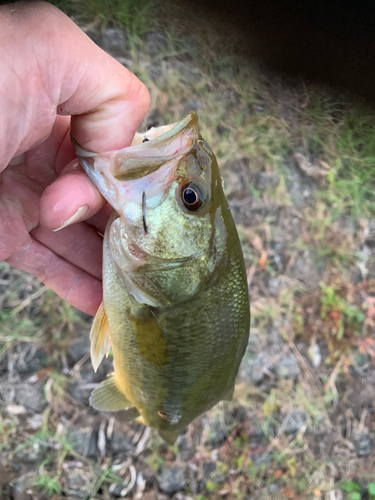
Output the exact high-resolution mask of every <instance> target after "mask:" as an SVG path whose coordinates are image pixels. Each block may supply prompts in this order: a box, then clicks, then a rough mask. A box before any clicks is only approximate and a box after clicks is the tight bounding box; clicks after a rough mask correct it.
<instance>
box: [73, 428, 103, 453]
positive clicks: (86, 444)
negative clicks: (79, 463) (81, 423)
mask: <svg viewBox="0 0 375 500" xmlns="http://www.w3.org/2000/svg"><path fill="white" fill-rule="evenodd" d="M69 441H70V443H72V445H73V449H74V451H75V452H76V453H78V455H81V456H82V457H85V458H95V457H96V455H97V452H98V450H97V447H96V442H97V433H96V432H94V431H93V429H92V428H91V427H74V428H72V429H71V430H70V432H69Z"/></svg>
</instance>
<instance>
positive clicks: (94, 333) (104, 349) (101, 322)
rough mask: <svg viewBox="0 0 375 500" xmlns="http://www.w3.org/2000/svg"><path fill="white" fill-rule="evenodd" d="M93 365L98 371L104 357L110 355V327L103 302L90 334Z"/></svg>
mask: <svg viewBox="0 0 375 500" xmlns="http://www.w3.org/2000/svg"><path fill="white" fill-rule="evenodd" d="M90 340H91V363H92V366H93V368H94V371H96V370H97V369H98V367H99V365H100V363H101V362H102V359H103V358H104V356H105V355H106V354H107V353H108V351H109V349H110V347H111V344H110V340H109V326H108V320H107V315H106V313H105V310H104V306H103V302H102V303H101V304H100V306H99V309H98V311H97V313H96V315H95V318H94V322H93V324H92V327H91V332H90Z"/></svg>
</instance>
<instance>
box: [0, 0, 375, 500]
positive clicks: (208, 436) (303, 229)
mask: <svg viewBox="0 0 375 500" xmlns="http://www.w3.org/2000/svg"><path fill="white" fill-rule="evenodd" d="M56 3H57V4H58V5H60V7H62V8H64V9H66V10H67V12H68V13H69V14H70V15H72V16H73V18H74V19H75V20H76V22H77V23H79V24H80V25H81V27H83V29H85V30H86V32H87V33H88V34H89V36H91V37H92V38H93V39H94V40H95V41H96V43H98V44H99V45H100V46H102V47H103V48H104V49H105V50H107V51H108V52H109V53H111V54H112V55H114V56H115V57H117V58H118V60H119V61H120V62H121V63H122V64H124V65H125V66H126V67H128V68H129V69H130V70H131V71H133V72H135V73H136V74H137V75H138V76H139V77H140V78H141V79H142V80H143V81H144V82H145V83H146V85H147V86H148V88H149V90H150V93H151V108H150V112H149V114H148V115H147V117H146V119H145V121H144V123H143V124H142V126H141V128H142V130H144V129H146V128H147V127H151V126H156V125H160V124H165V123H169V122H172V121H176V120H178V119H180V118H181V117H183V116H184V114H185V113H187V112H188V111H189V110H191V109H195V110H197V112H198V114H199V119H200V123H201V130H202V135H203V136H204V137H205V138H206V140H207V142H208V143H209V144H210V146H211V148H212V150H213V151H214V152H215V154H216V155H217V158H218V161H219V165H220V169H221V173H222V176H223V179H224V185H225V190H226V194H227V197H228V200H229V204H230V207H231V210H232V213H233V216H234V219H235V222H236V224H237V227H238V232H239V235H240V238H241V242H242V245H243V251H244V256H245V262H246V268H247V277H248V284H249V292H250V298H251V312H252V324H251V335H250V341H249V346H248V350H247V353H246V355H245V358H244V361H243V363H242V365H241V369H240V373H239V376H238V380H237V385H236V392H235V395H234V399H233V402H231V403H221V404H219V405H218V406H217V407H216V408H214V409H213V410H212V411H210V412H208V413H207V414H205V415H203V416H202V417H200V418H198V419H197V420H196V421H195V422H194V423H193V424H192V425H190V426H189V428H188V429H187V430H186V431H185V432H184V433H183V434H182V435H181V436H180V437H179V438H178V440H177V443H176V444H175V445H174V446H173V447H168V446H166V445H165V444H164V443H163V442H162V441H161V440H160V438H158V436H157V435H156V434H155V433H154V432H153V431H150V430H149V429H147V428H145V427H144V426H142V425H140V424H135V423H128V422H125V421H124V420H122V418H121V413H119V414H116V416H114V415H109V414H100V413H98V412H96V411H94V410H93V409H92V408H90V407H89V405H88V397H89V395H90V392H91V390H92V388H93V387H95V386H96V384H97V383H98V382H100V381H101V380H103V379H104V378H105V375H106V373H108V372H109V371H110V370H111V360H110V359H107V360H105V361H104V363H103V365H102V366H101V367H100V369H99V371H98V372H97V373H96V374H95V373H94V371H93V369H92V366H91V363H90V359H89V337H88V335H89V329H90V324H91V321H92V318H90V317H88V316H86V315H84V314H83V313H81V312H79V311H77V310H75V309H73V308H72V307H70V306H69V305H67V304H66V303H64V302H63V301H62V300H60V299H59V298H58V297H57V296H55V295H54V294H53V293H52V292H51V291H49V290H48V289H47V288H46V287H44V286H43V285H41V284H39V283H38V282H37V281H36V280H35V279H33V278H32V277H30V276H28V275H25V274H24V273H22V272H19V271H15V270H13V269H10V268H9V266H7V265H6V264H4V263H3V264H0V266H1V267H0V321H1V323H0V488H1V487H2V495H1V498H2V499H3V498H4V500H5V499H17V500H19V499H27V500H37V499H38V500H41V499H45V498H47V499H49V498H51V499H54V500H57V499H59V498H70V499H73V498H80V499H82V498H86V499H89V498H92V499H98V500H99V499H110V498H114V497H125V496H126V497H129V498H133V499H137V500H139V499H141V498H143V499H145V500H156V499H158V500H167V499H168V498H170V497H173V499H174V500H187V499H194V500H208V499H209V500H211V499H217V498H226V499H247V500H253V499H257V500H258V499H268V498H270V497H271V496H272V497H273V498H275V499H277V498H280V499H282V498H300V499H308V498H324V499H327V500H328V499H329V500H339V499H342V498H348V499H350V500H358V499H361V498H363V499H365V498H367V499H371V498H375V471H374V463H375V450H374V446H373V442H374V434H375V419H374V403H373V401H374V399H375V371H374V363H375V361H374V359H375V330H374V328H375V255H374V250H373V249H374V247H375V218H374V213H375V211H374V208H375V195H374V180H373V178H374V175H373V174H374V162H375V126H374V118H375V113H374V112H373V111H372V110H371V109H369V108H368V107H366V105H364V104H363V103H360V102H358V101H356V100H355V99H354V98H353V97H352V96H350V95H347V94H345V93H344V92H342V91H339V90H337V89H329V88H322V87H316V86H314V85H311V84H309V83H308V82H306V81H302V80H298V81H289V80H288V79H285V78H282V77H280V76H277V75H275V74H271V73H269V72H268V70H267V69H266V68H264V67H262V65H261V64H260V62H259V61H256V60H253V59H252V58H251V57H250V58H249V57H244V55H243V54H242V53H241V51H240V50H239V49H238V47H239V46H241V40H238V39H236V38H235V37H233V40H232V38H231V39H229V38H228V40H229V42H230V43H227V44H226V45H225V47H223V43H222V39H221V38H220V37H219V36H218V35H217V32H215V31H214V28H213V27H211V26H210V25H199V26H197V25H196V23H192V22H190V21H189V18H188V16H185V17H184V22H175V23H173V22H170V20H166V19H170V18H166V17H165V16H164V15H163V12H162V7H161V6H160V5H159V6H158V5H157V4H154V3H137V5H135V4H134V2H131V1H120V0H117V1H111V2H103V1H102V2H101V1H100V0H91V2H89V1H88V0H87V1H84V0H77V1H76V2H68V1H67V2H64V1H60V2H56ZM175 15H176V16H178V15H179V13H178V12H176V13H175ZM145 19H147V20H148V21H147V22H146V21H145ZM202 27H203V28H204V29H202Z"/></svg>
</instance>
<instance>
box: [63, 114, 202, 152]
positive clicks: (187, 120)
mask: <svg viewBox="0 0 375 500" xmlns="http://www.w3.org/2000/svg"><path fill="white" fill-rule="evenodd" d="M189 126H192V127H194V128H196V129H198V115H197V113H196V112H195V111H190V113H188V114H187V115H186V116H185V117H184V118H183V119H182V120H180V121H179V122H176V123H175V124H174V126H173V127H172V128H171V129H170V130H168V131H167V132H164V133H163V134H161V135H159V136H158V137H155V138H154V139H148V140H147V141H146V142H142V143H141V144H136V145H133V146H132V145H130V146H127V147H125V148H122V149H117V150H113V151H105V152H103V153H98V152H95V151H90V150H88V149H85V148H83V147H82V146H81V145H80V144H79V143H78V142H77V140H76V139H75V138H74V137H73V135H72V133H70V140H71V143H72V146H73V149H74V151H75V153H76V156H77V157H81V158H95V157H97V156H108V155H111V156H112V155H114V154H116V153H121V152H126V153H137V152H140V151H147V150H148V149H154V148H155V147H157V146H158V145H159V144H163V143H165V142H166V141H168V140H172V139H173V138H174V137H175V136H176V135H178V134H180V133H181V132H182V131H183V130H184V129H185V128H187V127H189ZM145 134H147V132H146V133H145ZM199 135H200V134H199ZM175 155H178V151H176V153H175Z"/></svg>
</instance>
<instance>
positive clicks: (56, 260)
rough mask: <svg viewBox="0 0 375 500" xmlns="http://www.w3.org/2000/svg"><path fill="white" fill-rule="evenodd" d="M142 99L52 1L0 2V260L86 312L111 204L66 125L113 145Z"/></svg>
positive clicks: (88, 143)
mask: <svg viewBox="0 0 375 500" xmlns="http://www.w3.org/2000/svg"><path fill="white" fill-rule="evenodd" d="M15 35H16V36H15ZM148 106H149V94H148V92H147V90H146V88H145V86H144V85H143V84H142V83H141V82H140V81H139V80H138V79H137V78H136V77H135V76H134V75H133V74H131V73H130V72H129V71H128V70H126V69H125V68H124V67H123V66H122V65H121V64H119V63H118V62H117V61H115V60H114V59H112V58H111V57H110V56H109V55H107V54H106V53H105V52H104V51H102V50H101V49H100V48H98V47H97V46H96V45H95V44H94V43H93V42H92V41H91V40H90V39H89V38H88V37H87V36H86V35H85V34H84V33H83V32H82V31H81V30H80V29H79V28H78V27H77V26H76V25H75V24H74V23H73V22H72V21H71V20H70V19H69V18H68V17H67V16H65V15H64V14H63V13H62V12H60V11H59V10H58V9H56V8H55V7H53V6H52V5H50V4H47V3H44V2H40V3H39V2H38V3H31V4H27V3H26V2H22V3H17V4H11V5H5V6H2V7H0V109H1V113H0V261H4V260H5V261H6V262H8V263H9V264H10V265H12V266H14V267H16V268H18V269H22V270H24V271H27V272H29V273H31V274H33V275H34V276H36V277H37V278H38V279H39V280H41V281H42V282H44V283H45V284H46V285H47V286H48V287H49V288H51V289H52V290H54V291H55V292H56V293H57V294H58V295H60V296H61V297H63V298H64V299H65V300H67V301H68V302H70V303H71V304H72V305H74V306H75V307H77V308H79V309H81V310H83V311H85V312H87V313H89V314H95V312H96V310H97V308H98V306H99V304H100V302H101V287H102V285H101V254H102V238H101V236H100V235H99V234H98V230H99V231H100V232H103V231H104V227H105V224H106V220H107V218H108V215H109V212H110V207H109V206H108V205H106V204H105V200H104V199H103V198H102V196H101V195H100V194H99V192H98V191H97V190H96V189H95V187H94V186H93V185H92V184H91V182H90V181H89V179H88V178H87V176H86V174H85V173H84V172H83V171H82V169H81V168H80V167H79V165H78V162H77V160H75V154H74V151H73V148H72V146H71V143H70V127H71V130H72V134H73V135H74V137H75V139H76V140H77V141H78V143H79V144H80V145H81V146H82V147H84V148H86V149H89V150H92V151H96V152H104V151H109V150H113V149H120V148H123V147H125V146H128V145H129V144H130V142H131V140H132V138H133V135H134V133H135V131H136V129H137V127H138V125H139V123H140V122H141V120H142V118H143V117H144V115H145V113H146V111H147V109H148ZM70 115H71V121H70ZM84 221H85V222H84ZM73 222H78V223H76V224H73V225H69V224H72V223H73ZM65 226H67V227H65ZM62 227H64V229H62V230H61V231H53V230H56V229H59V228H62Z"/></svg>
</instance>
